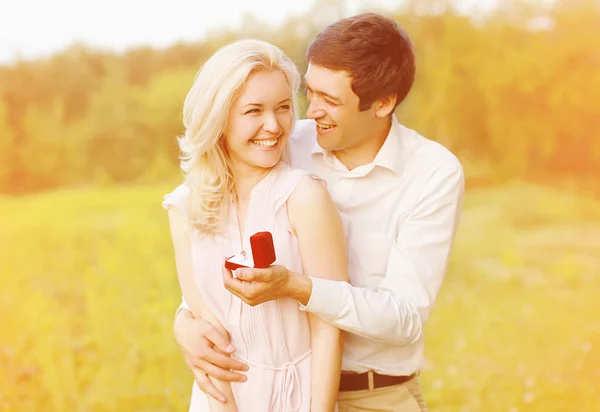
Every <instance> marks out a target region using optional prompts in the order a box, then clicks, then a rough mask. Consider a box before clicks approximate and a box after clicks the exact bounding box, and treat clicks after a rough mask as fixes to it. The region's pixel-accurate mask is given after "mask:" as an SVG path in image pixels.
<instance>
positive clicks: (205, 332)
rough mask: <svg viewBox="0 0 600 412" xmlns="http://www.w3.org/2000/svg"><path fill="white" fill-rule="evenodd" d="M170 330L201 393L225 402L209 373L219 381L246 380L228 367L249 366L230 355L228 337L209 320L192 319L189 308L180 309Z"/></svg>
mask: <svg viewBox="0 0 600 412" xmlns="http://www.w3.org/2000/svg"><path fill="white" fill-rule="evenodd" d="M173 329H174V333H175V339H176V340H177V343H178V344H179V347H180V348H181V352H182V353H183V357H184V359H185V363H186V365H187V367H188V369H189V370H190V371H191V372H192V374H193V375H194V379H195V381H196V384H197V385H198V387H199V388H200V389H201V390H202V391H203V392H205V393H207V394H209V395H210V396H212V397H213V398H215V399H216V400H217V401H219V402H224V400H225V398H224V396H223V394H222V393H221V392H219V390H217V388H216V387H215V386H214V385H213V384H212V382H211V381H210V379H209V378H208V376H211V377H214V378H217V379H219V380H222V381H230V382H231V381H238V382H245V381H246V376H244V375H243V374H240V373H237V372H233V371H231V369H233V370H237V371H247V370H248V366H246V365H245V364H243V363H241V362H239V361H237V360H234V359H232V358H231V354H232V353H233V351H234V348H233V346H232V345H231V344H230V342H229V338H228V337H227V336H223V335H222V334H221V333H220V332H219V331H218V330H217V329H216V328H215V327H214V326H213V325H212V324H211V323H210V322H208V321H206V320H203V319H194V317H193V316H192V314H191V313H190V312H189V311H187V310H182V311H180V312H179V313H178V314H177V316H176V318H175V325H174V328H173ZM207 375H208V376H207Z"/></svg>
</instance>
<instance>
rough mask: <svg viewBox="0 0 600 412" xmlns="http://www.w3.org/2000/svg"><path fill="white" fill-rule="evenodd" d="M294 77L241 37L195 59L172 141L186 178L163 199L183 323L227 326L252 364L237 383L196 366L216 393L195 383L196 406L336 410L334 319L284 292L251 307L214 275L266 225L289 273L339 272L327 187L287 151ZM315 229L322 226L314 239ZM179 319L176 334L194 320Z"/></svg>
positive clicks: (282, 61)
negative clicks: (198, 62) (181, 127)
mask: <svg viewBox="0 0 600 412" xmlns="http://www.w3.org/2000/svg"><path fill="white" fill-rule="evenodd" d="M299 82H300V75H299V73H298V71H297V69H296V67H295V66H294V64H293V63H292V62H291V61H290V59H289V58H287V56H285V54H284V53H283V52H282V51H281V50H280V49H278V48H277V47H275V46H273V45H271V44H268V43H265V42H262V41H255V40H243V41H239V42H235V43H233V44H230V45H228V46H225V47H224V48H222V49H220V50H219V51H217V53H215V54H214V55H213V56H212V57H211V58H210V59H209V60H208V61H207V62H206V63H205V64H204V66H203V67H202V69H201V70H200V72H199V73H198V75H197V77H196V81H195V83H194V85H193V86H192V89H191V90H190V92H189V94H188V96H187V98H186V100H185V104H184V123H185V128H186V131H185V135H184V136H183V137H182V138H181V139H180V147H181V150H182V152H183V161H182V169H183V171H184V172H185V182H184V184H182V185H180V186H179V187H177V188H176V189H175V190H174V191H173V192H172V193H169V194H168V195H167V196H166V197H165V200H164V203H163V205H164V207H165V208H166V209H168V211H169V223H170V227H171V236H172V240H173V245H174V249H175V262H176V267H177V274H178V278H179V284H180V286H181V291H182V294H183V296H184V298H185V300H186V301H187V303H188V305H189V308H190V310H191V313H192V314H193V317H195V318H196V319H192V322H208V323H210V325H209V327H210V328H211V329H214V330H217V331H219V332H220V334H221V335H222V336H224V337H226V336H228V335H229V336H230V341H231V343H232V344H233V346H234V347H235V348H236V351H235V355H236V357H237V359H238V360H239V361H242V362H243V363H246V364H248V365H250V369H249V370H248V371H247V373H246V379H247V381H246V382H244V383H243V384H240V382H232V383H229V382H227V381H225V380H221V378H220V377H214V378H213V376H211V377H210V378H208V377H207V376H206V375H203V376H200V377H198V375H195V376H196V379H197V380H199V383H201V384H203V385H204V387H203V389H204V390H205V391H206V392H209V393H211V394H214V393H215V391H218V392H219V394H217V395H216V396H212V397H207V396H206V395H205V394H204V393H202V392H200V391H199V390H198V386H196V385H194V392H193V396H192V401H191V408H190V410H191V411H194V412H208V411H209V410H210V411H211V412H215V411H248V412H250V411H252V412H254V411H267V410H268V411H273V412H308V411H311V410H312V411H313V412H318V411H328V412H329V411H333V410H334V408H335V403H336V397H337V391H338V388H339V376H340V368H341V356H342V340H341V332H340V331H339V329H336V328H334V327H332V326H330V325H329V324H327V323H325V322H324V321H322V320H321V319H319V318H317V317H314V316H312V315H308V314H307V313H306V312H303V311H300V310H299V309H298V304H297V303H296V302H295V301H293V300H291V299H285V300H283V299H282V300H274V301H271V302H268V303H266V304H264V305H260V306H256V307H254V306H252V305H249V304H247V303H246V302H244V301H242V300H240V299H239V298H237V297H235V296H233V295H232V294H231V293H230V292H229V291H228V290H227V289H225V287H224V283H223V278H222V276H223V270H224V269H223V267H224V263H225V261H224V256H232V255H234V254H241V255H244V256H246V257H247V258H248V261H256V259H254V258H255V257H257V256H252V252H253V250H252V247H251V237H252V236H253V235H254V234H255V233H258V232H269V233H270V234H271V235H272V238H273V244H274V249H275V255H276V256H277V262H278V263H281V264H284V265H286V266H287V267H290V268H293V269H294V270H296V271H301V270H302V268H303V267H304V268H313V271H314V272H316V270H314V268H317V267H318V268H320V269H322V270H323V272H324V273H326V274H327V275H325V276H328V277H332V278H336V279H338V280H347V274H346V273H347V271H346V255H345V251H346V247H345V238H344V230H343V227H342V221H341V218H340V216H339V213H338V211H337V209H336V208H335V206H334V204H333V202H332V200H331V198H330V197H329V194H328V192H327V189H326V188H325V186H324V185H323V184H322V182H321V181H320V179H317V178H313V177H312V176H311V175H309V174H308V172H305V171H303V170H300V169H294V168H292V167H291V166H290V165H289V164H288V162H287V161H286V159H284V154H285V153H286V146H287V142H288V138H289V136H290V132H291V130H292V128H293V126H294V122H295V119H296V117H297V108H296V102H295V100H294V97H295V95H296V93H297V90H298V87H299ZM319 231H322V232H323V235H321V236H319V237H318V239H315V236H314V234H315V233H317V232H319ZM240 251H241V252H240ZM309 273H310V272H309ZM198 318H200V319H198ZM187 325H189V327H188V328H185V327H184V331H183V332H181V333H177V332H176V335H178V336H182V334H185V333H186V331H187V330H193V329H194V328H196V326H195V325H198V323H189V322H188V323H187ZM284 325H285V326H284ZM205 326H206V325H205ZM182 341H183V342H191V341H193V339H182ZM194 342H195V341H194ZM182 347H185V344H182ZM311 347H312V349H311ZM186 351H187V352H188V353H192V352H193V351H194V350H193V349H192V350H187V349H186ZM226 351H228V350H226ZM228 352H231V351H228ZM184 354H185V352H184ZM220 356H221V358H222V359H223V358H224V356H223V354H220ZM225 361H226V362H231V359H230V358H225ZM228 365H229V366H230V369H232V368H233V364H232V363H228ZM315 365H318V367H315ZM324 371H325V372H324ZM221 396H222V397H221ZM217 398H220V399H218V400H219V401H221V402H217Z"/></svg>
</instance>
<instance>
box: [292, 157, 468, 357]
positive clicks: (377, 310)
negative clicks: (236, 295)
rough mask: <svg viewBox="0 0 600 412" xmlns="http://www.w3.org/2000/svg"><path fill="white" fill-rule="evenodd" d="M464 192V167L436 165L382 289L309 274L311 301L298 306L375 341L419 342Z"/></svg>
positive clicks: (400, 236) (403, 231) (397, 245)
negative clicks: (435, 169) (438, 167)
mask: <svg viewBox="0 0 600 412" xmlns="http://www.w3.org/2000/svg"><path fill="white" fill-rule="evenodd" d="M463 193H464V174H463V170H462V168H461V167H460V166H457V167H452V168H443V169H438V170H437V171H436V172H434V173H433V174H432V175H431V177H430V178H429V180H428V181H427V183H426V184H425V186H424V188H423V191H422V193H421V196H419V199H418V201H417V202H416V204H415V206H414V207H413V209H412V211H411V212H410V213H409V215H408V217H407V220H406V221H405V222H404V223H403V224H402V225H401V227H400V228H399V232H398V237H397V238H396V240H395V242H394V244H393V245H392V248H391V251H390V254H389V257H388V262H387V269H386V274H385V278H384V279H383V281H382V282H381V284H380V285H379V288H378V289H370V288H361V287H355V286H352V285H350V284H349V283H348V282H340V281H333V280H326V279H321V278H311V279H312V283H313V286H312V294H311V297H310V300H309V301H308V303H307V305H306V306H302V305H300V309H301V310H306V311H308V312H311V313H314V314H315V315H317V316H319V317H321V318H323V319H324V320H325V321H327V322H329V323H331V324H333V325H335V326H336V327H338V328H340V329H343V330H346V331H348V332H352V333H355V334H357V335H361V336H364V337H366V338H369V339H372V340H374V341H379V342H386V343H390V344H394V345H399V346H406V345H410V344H412V343H414V342H416V341H417V340H418V339H419V338H420V337H421V335H422V333H423V328H424V325H425V322H426V321H427V319H428V317H429V314H430V312H431V309H432V307H433V305H434V303H435V300H436V297H437V295H438V292H439V290H440V287H441V285H442V282H443V280H444V277H445V274H446V270H447V267H448V261H449V258H450V252H451V250H452V246H453V243H454V238H455V234H456V230H457V227H458V224H459V221H460V216H461V211H462V199H463Z"/></svg>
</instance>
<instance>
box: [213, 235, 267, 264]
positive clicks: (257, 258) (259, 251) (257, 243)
mask: <svg viewBox="0 0 600 412" xmlns="http://www.w3.org/2000/svg"><path fill="white" fill-rule="evenodd" d="M250 247H251V248H252V257H250V256H247V255H246V252H244V251H242V252H240V253H238V254H237V255H233V256H231V257H229V258H227V260H226V261H225V267H226V268H227V269H229V270H232V271H233V270H236V269H239V268H260V269H263V268H267V267H269V266H270V265H271V264H272V263H273V262H275V246H274V245H273V235H271V232H258V233H255V234H254V235H252V236H250Z"/></svg>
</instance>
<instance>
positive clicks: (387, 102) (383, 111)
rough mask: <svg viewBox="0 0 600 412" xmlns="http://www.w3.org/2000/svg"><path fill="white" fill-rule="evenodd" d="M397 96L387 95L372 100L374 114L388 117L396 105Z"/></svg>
mask: <svg viewBox="0 0 600 412" xmlns="http://www.w3.org/2000/svg"><path fill="white" fill-rule="evenodd" d="M397 99H398V97H397V96H387V97H383V98H381V99H377V100H375V101H374V102H373V106H374V107H375V115H376V116H377V117H388V116H389V115H390V114H391V113H392V112H393V111H394V107H395V106H396V100H397Z"/></svg>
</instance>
